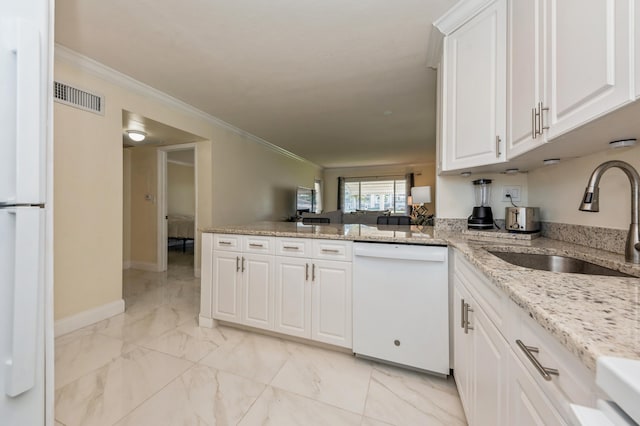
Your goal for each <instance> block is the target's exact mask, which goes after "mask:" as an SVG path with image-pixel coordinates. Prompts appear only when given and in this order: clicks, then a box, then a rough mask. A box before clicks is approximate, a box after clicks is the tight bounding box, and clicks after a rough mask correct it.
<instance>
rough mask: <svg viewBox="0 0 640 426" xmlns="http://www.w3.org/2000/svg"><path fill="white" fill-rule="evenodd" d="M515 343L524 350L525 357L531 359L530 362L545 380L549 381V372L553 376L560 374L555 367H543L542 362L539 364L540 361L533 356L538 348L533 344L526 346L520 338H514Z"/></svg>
mask: <svg viewBox="0 0 640 426" xmlns="http://www.w3.org/2000/svg"><path fill="white" fill-rule="evenodd" d="M516 345H518V347H519V348H520V349H521V350H522V352H524V354H525V356H526V357H527V359H528V360H529V361H531V364H533V366H534V367H535V368H536V370H538V373H540V375H541V376H542V377H543V378H544V379H545V380H547V381H550V380H551V374H553V375H554V376H559V375H560V372H559V371H558V370H556V369H555V368H549V367H544V366H543V365H542V364H540V361H538V358H536V357H535V356H533V352H535V353H538V352H539V350H538V348H536V347H534V346H527V345H525V344H524V343H522V340H520V339H518V340H516Z"/></svg>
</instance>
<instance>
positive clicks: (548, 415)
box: [507, 349, 566, 426]
mask: <svg viewBox="0 0 640 426" xmlns="http://www.w3.org/2000/svg"><path fill="white" fill-rule="evenodd" d="M508 354H509V356H508V363H507V365H508V369H509V413H508V423H509V424H512V425H519V426H529V425H537V426H545V425H565V424H566V422H565V421H564V420H563V419H562V417H561V416H560V414H559V413H558V412H557V411H556V409H555V408H554V407H553V405H552V404H551V402H550V401H549V400H548V399H547V397H546V396H545V395H544V393H543V392H542V390H541V389H540V388H539V387H538V385H537V384H536V382H535V380H534V379H533V377H531V375H530V374H529V372H527V370H526V369H525V368H524V366H523V365H522V363H521V362H520V360H519V359H518V358H517V357H516V355H515V354H514V353H513V352H512V351H511V349H509V352H508Z"/></svg>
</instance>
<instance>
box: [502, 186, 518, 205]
mask: <svg viewBox="0 0 640 426" xmlns="http://www.w3.org/2000/svg"><path fill="white" fill-rule="evenodd" d="M521 189H522V187H521V186H520V185H512V186H503V187H502V201H506V202H509V201H520V191H521ZM507 194H509V195H511V197H507Z"/></svg>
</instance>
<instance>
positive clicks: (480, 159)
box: [442, 0, 507, 170]
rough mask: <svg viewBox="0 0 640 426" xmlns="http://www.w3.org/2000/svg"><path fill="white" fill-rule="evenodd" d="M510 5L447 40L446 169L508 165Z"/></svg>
mask: <svg viewBox="0 0 640 426" xmlns="http://www.w3.org/2000/svg"><path fill="white" fill-rule="evenodd" d="M506 25H507V1H506V0H498V1H496V2H495V3H493V4H492V5H490V6H489V7H487V8H486V9H485V10H483V11H482V12H480V13H479V14H478V15H476V16H475V17H474V18H473V19H471V20H470V21H469V22H467V23H465V24H464V25H463V26H462V27H460V28H458V29H457V30H456V31H454V32H453V33H451V34H450V35H448V36H446V37H445V40H444V76H443V77H444V94H443V97H442V103H443V113H444V119H443V121H444V123H443V126H442V132H443V146H442V150H443V160H444V161H443V167H442V168H443V170H456V169H461V168H466V167H473V166H481V165H486V164H494V163H498V162H502V161H505V158H506V155H505V145H504V139H505V136H506V104H507V99H506V81H507V80H506V71H507V70H506V67H507V63H506V40H507V27H506Z"/></svg>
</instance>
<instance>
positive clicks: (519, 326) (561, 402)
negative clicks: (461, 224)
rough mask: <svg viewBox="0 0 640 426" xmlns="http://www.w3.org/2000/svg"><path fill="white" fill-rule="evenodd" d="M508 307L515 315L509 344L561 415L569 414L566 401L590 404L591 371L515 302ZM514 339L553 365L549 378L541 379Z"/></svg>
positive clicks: (592, 401)
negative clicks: (552, 372) (554, 371)
mask: <svg viewBox="0 0 640 426" xmlns="http://www.w3.org/2000/svg"><path fill="white" fill-rule="evenodd" d="M509 309H510V311H511V313H509V316H510V317H511V318H514V319H516V320H515V321H513V324H512V328H511V333H510V334H511V335H510V336H509V339H508V340H509V345H510V346H511V348H512V350H513V352H514V353H515V354H516V356H517V357H518V359H520V361H521V362H522V364H524V366H525V368H526V369H527V370H528V371H529V373H530V374H531V375H532V376H533V377H534V379H535V381H536V382H537V383H538V385H539V386H540V388H541V389H542V390H543V391H544V393H545V394H546V395H547V396H548V397H549V399H550V400H551V401H553V402H554V403H555V405H556V408H557V409H558V410H560V412H561V413H562V414H563V417H565V418H566V417H568V416H570V415H571V409H570V408H569V406H568V405H569V403H574V404H579V405H584V406H587V407H594V406H595V403H596V389H595V377H594V374H593V373H592V372H590V371H589V370H588V369H587V368H586V367H585V366H584V365H583V364H582V362H581V361H580V360H579V359H578V358H577V357H576V356H575V355H573V354H572V353H570V352H569V351H568V350H567V349H566V348H564V347H563V346H562V345H561V344H560V342H558V341H556V339H555V338H554V337H553V336H552V335H551V334H549V332H548V331H546V330H544V329H543V328H542V327H541V326H540V325H539V324H537V323H536V322H535V320H533V319H532V318H529V316H528V315H527V314H526V312H525V311H523V310H522V309H521V308H519V307H518V306H516V304H515V303H510V305H509ZM517 340H519V341H521V342H522V344H524V345H526V346H528V347H532V348H537V352H535V350H534V351H531V355H532V356H533V357H535V359H537V360H538V362H539V363H540V364H541V365H542V366H543V367H546V368H553V369H556V370H558V373H559V374H558V375H553V374H551V375H550V378H551V380H545V379H544V378H543V376H542V374H541V372H540V371H538V369H537V368H536V367H535V366H534V364H533V362H532V361H531V360H530V359H529V358H528V357H527V355H526V354H525V352H524V350H523V348H522V347H520V346H519V345H518V344H517V343H516V341H517Z"/></svg>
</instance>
